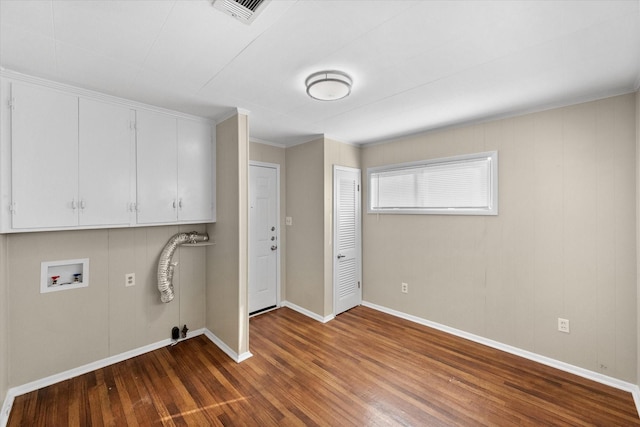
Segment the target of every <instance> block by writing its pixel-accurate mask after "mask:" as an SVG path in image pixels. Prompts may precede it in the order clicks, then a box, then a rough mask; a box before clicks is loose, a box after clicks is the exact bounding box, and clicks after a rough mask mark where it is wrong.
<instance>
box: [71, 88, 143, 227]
mask: <svg viewBox="0 0 640 427" xmlns="http://www.w3.org/2000/svg"><path fill="white" fill-rule="evenodd" d="M132 114H133V112H132V110H130V109H129V108H128V107H123V106H120V105H116V104H109V103H105V102H100V101H94V100H88V99H81V100H80V145H79V147H80V161H79V171H80V181H79V189H80V190H79V194H78V195H79V198H80V205H79V206H80V219H79V222H80V225H127V224H129V222H130V218H129V216H130V206H131V203H132V202H133V199H132V198H131V180H132V176H131V173H132V172H131V171H132V169H133V168H134V166H135V165H133V164H132V162H133V160H132V159H133V156H132V152H131V149H132V137H133V135H134V132H133V130H132V129H131V123H132V121H131V120H132V117H131V116H132Z"/></svg>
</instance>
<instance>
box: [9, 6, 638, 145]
mask: <svg viewBox="0 0 640 427" xmlns="http://www.w3.org/2000/svg"><path fill="white" fill-rule="evenodd" d="M0 65H1V66H2V67H3V68H5V69H7V70H12V71H17V72H21V73H25V74H29V75H33V76H37V77H43V78H46V79H50V80H54V81H57V82H62V83H69V84H72V85H75V86H79V87H82V88H87V89H93V90H97V91H100V92H104V93H108V94H111V95H115V96H119V97H123V98H128V99H133V100H136V101H140V102H144V103H148V104H153V105H157V106H162V107H166V108H170V109H174V110H179V111H183V112H186V113H191V114H195V115H200V116H205V117H210V118H214V119H215V118H220V117H223V116H227V115H228V114H229V113H230V112H231V111H232V110H233V109H234V108H236V107H238V108H242V109H245V110H249V111H250V127H251V129H250V133H251V137H252V139H255V140H262V141H266V142H271V143H276V144H281V145H283V146H289V145H293V144H297V143H300V142H305V141H308V140H310V139H312V138H314V137H316V136H318V135H321V134H324V135H326V136H327V137H330V138H333V139H336V140H338V141H343V142H348V143H355V144H361V143H369V142H375V141H380V140H385V139H389V138H392V137H397V136H401V135H406V134H411V133H416V132H420V131H424V130H429V129H436V128H441V127H445V126H451V125H455V124H460V123H469V122H474V121H481V120H487V119H490V118H495V117H502V116H508V115H514V114H519V113H523V112H528V111H535V110H541V109H545V108H550V107H553V106H559V105H567V104H572V103H576V102H581V101H585V100H590V99H597V98H602V97H605V96H609V95H615V94H620V93H627V92H631V91H633V90H637V89H638V86H639V85H640V0H623V1H613V0H605V1H585V0H583V1H558V0H556V1H516V0H512V1H478V0H476V1H424V0H422V1H408V0H406V1H405V0H373V1H366V0H353V1H349V0H341V1H337V0H334V1H328V0H297V1H296V0H272V1H271V2H270V3H269V4H268V5H267V7H266V8H265V10H264V12H263V13H262V14H261V15H260V16H258V18H257V19H256V20H255V22H254V23H253V24H251V25H245V24H243V23H241V22H239V21H237V20H235V19H234V18H232V17H230V16H228V15H226V14H224V13H223V12H221V11H220V10H218V9H216V8H214V7H212V5H211V1H210V0H161V1H150V0H120V1H119V0H104V1H103V0H98V1H87V0H84V1H79V0H70V1H66V0H42V1H38V0H0ZM322 69H338V70H342V71H345V72H347V73H349V74H350V75H351V76H352V78H353V80H354V85H353V91H352V94H351V95H350V96H349V97H348V98H346V99H343V100H340V101H334V102H322V101H316V100H313V99H311V98H309V97H308V96H307V95H306V93H305V87H304V80H305V78H306V77H307V76H308V75H309V74H311V73H313V72H315V71H319V70H322Z"/></svg>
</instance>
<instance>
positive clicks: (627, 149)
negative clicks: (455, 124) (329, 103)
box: [362, 94, 638, 383]
mask: <svg viewBox="0 0 640 427" xmlns="http://www.w3.org/2000/svg"><path fill="white" fill-rule="evenodd" d="M635 105H636V99H635V95H634V94H629V95H624V96H618V97H613V98H609V99H603V100H600V101H595V102H589V103H585V104H580V105H575V106H571V107H566V108H560V109H555V110H549V111H545V112H541V113H537V114H529V115H525V116H521V117H516V118H510V119H505V120H499V121H493V122H489V123H484V124H479V125H475V126H467V127H462V128H458V129H450V130H444V131H440V132H433V133H427V134H423V135H417V136H413V137H410V138H405V139H400V140H397V141H393V142H390V143H386V144H380V145H374V146H366V147H364V148H363V149H362V166H363V169H366V168H367V167H372V166H378V165H383V164H391V163H399V162H407V161H415V160H422V159H429V158H437V157H444V156H451V155H456V154H463V153H473V152H481V151H489V150H498V152H499V156H500V159H499V171H500V172H499V174H500V177H499V185H500V190H499V191H500V205H499V211H500V212H499V215H498V216H483V217H477V216H438V215H374V214H365V215H364V220H363V243H364V250H363V252H364V253H363V258H364V271H363V276H364V284H363V292H364V299H365V300H366V301H370V302H372V303H375V304H379V305H382V306H386V307H389V308H392V309H395V310H398V311H401V312H405V313H408V314H411V315H415V316H418V317H421V318H425V319H428V320H431V321H435V322H438V323H441V324H444V325H447V326H450V327H454V328H457V329H461V330H463V331H467V332H470V333H473V334H476V335H479V336H483V337H486V338H489V339H492V340H496V341H499V342H502V343H505V344H508V345H512V346H515V347H518V348H521V349H524V350H528V351H532V352H534V353H538V354H541V355H544V356H548V357H551V358H553V359H557V360H560V361H564V362H567V363H570V364H573V365H576V366H580V367H583V368H586V369H589V370H592V371H595V372H601V373H603V374H606V375H609V376H612V377H616V378H619V379H622V380H625V381H630V382H634V383H635V382H636V371H637V369H638V358H637V351H638V349H637V341H638V324H637V321H636V313H637V310H638V303H637V285H636V237H635V236H636V176H635V174H636V164H635V157H636V118H637V113H636V109H635ZM364 187H365V196H366V191H367V185H366V184H365V186H364ZM401 282H407V283H409V293H408V294H402V293H401V292H400V283H401ZM558 317H563V318H567V319H569V320H570V322H571V333H570V334H563V333H560V332H558V331H557V318H558Z"/></svg>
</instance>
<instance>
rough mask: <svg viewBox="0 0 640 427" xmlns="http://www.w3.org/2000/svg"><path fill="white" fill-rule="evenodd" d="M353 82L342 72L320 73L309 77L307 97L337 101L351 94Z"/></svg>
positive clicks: (306, 83) (306, 82)
mask: <svg viewBox="0 0 640 427" xmlns="http://www.w3.org/2000/svg"><path fill="white" fill-rule="evenodd" d="M352 83H353V81H352V80H351V77H349V75H348V74H346V73H343V72H342V71H335V70H331V71H320V72H317V73H313V74H311V75H310V76H309V77H307V80H306V81H305V85H306V86H307V95H309V96H310V97H312V98H313V99H318V100H320V101H335V100H338V99H342V98H344V97H346V96H348V95H349V94H350V93H351V84H352Z"/></svg>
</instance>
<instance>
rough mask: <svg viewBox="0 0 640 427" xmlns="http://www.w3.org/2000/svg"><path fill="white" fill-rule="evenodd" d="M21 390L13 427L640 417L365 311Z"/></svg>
mask: <svg viewBox="0 0 640 427" xmlns="http://www.w3.org/2000/svg"><path fill="white" fill-rule="evenodd" d="M250 328H251V330H250V333H251V352H252V353H253V354H254V356H253V357H252V358H250V359H248V360H247V361H245V362H242V363H240V364H236V363H235V362H233V361H231V360H230V359H229V358H228V357H227V356H226V355H225V354H224V353H222V351H220V350H219V349H218V348H217V347H216V346H215V345H214V344H213V343H211V342H210V341H209V340H208V339H207V338H206V337H204V336H199V337H195V338H192V339H189V340H187V341H184V342H181V343H179V344H178V345H176V346H173V347H165V348H162V349H159V350H156V351H153V352H151V353H147V354H145V355H142V356H139V357H136V358H133V359H130V360H127V361H124V362H121V363H118V364H115V365H111V366H108V367H106V368H103V369H99V370H97V371H94V372H91V373H88V374H85V375H82V376H79V377H77V378H73V379H71V380H67V381H64V382H61V383H58V384H55V385H52V386H50V387H46V388H43V389H41V390H38V391H35V392H32V393H29V394H26V395H23V396H19V397H17V398H16V399H15V402H14V406H13V410H12V413H11V417H10V419H9V425H10V426H66V425H72V426H102V425H107V426H137V425H138V426H143V425H145V426H146V425H167V426H172V425H176V426H181V425H193V426H207V425H237V426H273V425H278V426H295V425H297V426H301V425H305V426H386V425H400V426H481V425H486V426H512V425H544V426H586V425H601V426H633V425H639V426H640V419H639V418H638V414H637V412H636V409H635V406H634V402H633V398H632V396H631V394H630V393H627V392H623V391H620V390H617V389H614V388H610V387H607V386H604V385H601V384H598V383H594V382H592V381H589V380H586V379H583V378H581V377H577V376H573V375H571V374H567V373H565V372H561V371H558V370H556V369H553V368H550V367H547V366H543V365H539V364H537V363H534V362H531V361H528V360H525V359H522V358H519V357H517V356H513V355H510V354H507V353H503V352H500V351H498V350H494V349H491V348H488V347H485V346H482V345H479V344H476V343H472V342H470V341H466V340H463V339H460V338H456V337H453V336H450V335H447V334H445V333H442V332H439V331H435V330H433V329H430V328H427V327H424V326H421V325H417V324H414V323H411V322H408V321H405V320H402V319H397V318H395V317H392V316H389V315H386V314H383V313H380V312H377V311H375V310H372V309H369V308H365V307H357V308H355V309H352V310H350V311H348V312H346V313H343V314H341V315H339V316H338V317H337V318H336V319H335V320H333V321H331V322H329V323H327V324H321V323H318V322H316V321H314V320H311V319H309V318H307V317H305V316H303V315H301V314H298V313H296V312H294V311H292V310H289V309H286V308H282V309H279V310H276V311H272V312H269V313H265V314H263V315H260V316H257V317H254V318H252V319H251V326H250Z"/></svg>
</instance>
